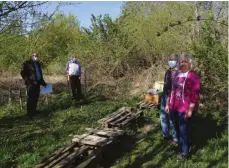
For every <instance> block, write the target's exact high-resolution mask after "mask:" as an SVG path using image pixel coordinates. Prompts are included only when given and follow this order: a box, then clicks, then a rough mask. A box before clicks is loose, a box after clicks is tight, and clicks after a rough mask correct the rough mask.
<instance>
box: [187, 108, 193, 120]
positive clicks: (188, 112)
mask: <svg viewBox="0 0 229 168" xmlns="http://www.w3.org/2000/svg"><path fill="white" fill-rule="evenodd" d="M190 117H192V110H190V109H188V111H187V112H186V113H185V118H190Z"/></svg>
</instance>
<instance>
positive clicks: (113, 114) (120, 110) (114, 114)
mask: <svg viewBox="0 0 229 168" xmlns="http://www.w3.org/2000/svg"><path fill="white" fill-rule="evenodd" d="M132 109H133V108H132V107H122V108H120V109H118V110H117V111H116V112H113V113H111V114H109V115H108V116H106V117H104V118H102V119H100V120H98V123H102V122H105V121H107V120H109V119H111V118H113V117H114V116H117V115H119V114H120V113H122V112H124V111H128V112H131V111H132Z"/></svg>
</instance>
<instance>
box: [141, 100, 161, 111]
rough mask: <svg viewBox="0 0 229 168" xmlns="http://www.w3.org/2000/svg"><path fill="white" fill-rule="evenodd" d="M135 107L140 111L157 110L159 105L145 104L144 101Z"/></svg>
mask: <svg viewBox="0 0 229 168" xmlns="http://www.w3.org/2000/svg"><path fill="white" fill-rule="evenodd" d="M137 106H138V107H139V108H140V109H145V108H157V107H158V106H159V104H152V103H147V102H144V101H141V102H139V103H138V104H137Z"/></svg>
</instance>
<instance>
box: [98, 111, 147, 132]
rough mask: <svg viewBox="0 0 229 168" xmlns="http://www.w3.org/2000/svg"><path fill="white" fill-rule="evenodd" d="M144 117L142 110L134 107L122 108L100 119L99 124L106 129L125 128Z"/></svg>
mask: <svg viewBox="0 0 229 168" xmlns="http://www.w3.org/2000/svg"><path fill="white" fill-rule="evenodd" d="M142 115H143V111H142V110H139V109H136V108H132V107H122V108H121V109H119V110H118V111H116V112H114V113H112V114H110V115H108V116H106V117H105V118H102V119H100V120H99V121H98V122H99V123H100V124H102V125H103V126H104V127H106V128H123V127H125V126H127V125H128V124H130V123H131V122H132V121H134V120H136V119H137V118H138V117H140V116H142Z"/></svg>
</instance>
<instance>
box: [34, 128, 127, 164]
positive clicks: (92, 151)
mask: <svg viewBox="0 0 229 168" xmlns="http://www.w3.org/2000/svg"><path fill="white" fill-rule="evenodd" d="M88 130H89V133H87V134H83V135H75V136H74V138H73V140H72V144H71V145H70V146H68V147H66V148H64V149H62V150H60V151H59V152H56V153H54V154H53V155H51V156H50V157H49V158H46V159H44V160H43V161H42V162H41V163H40V164H38V165H37V166H36V168H62V167H78V168H79V167H80V168H85V167H87V166H89V165H90V164H91V163H92V162H93V161H94V160H95V159H96V158H97V157H98V156H99V155H100V154H101V152H102V151H103V149H104V148H105V147H106V146H108V145H110V144H111V143H114V142H115V140H116V139H117V138H118V137H119V136H122V135H123V134H124V131H122V130H118V129H108V128H104V129H91V128H89V129H88Z"/></svg>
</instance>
